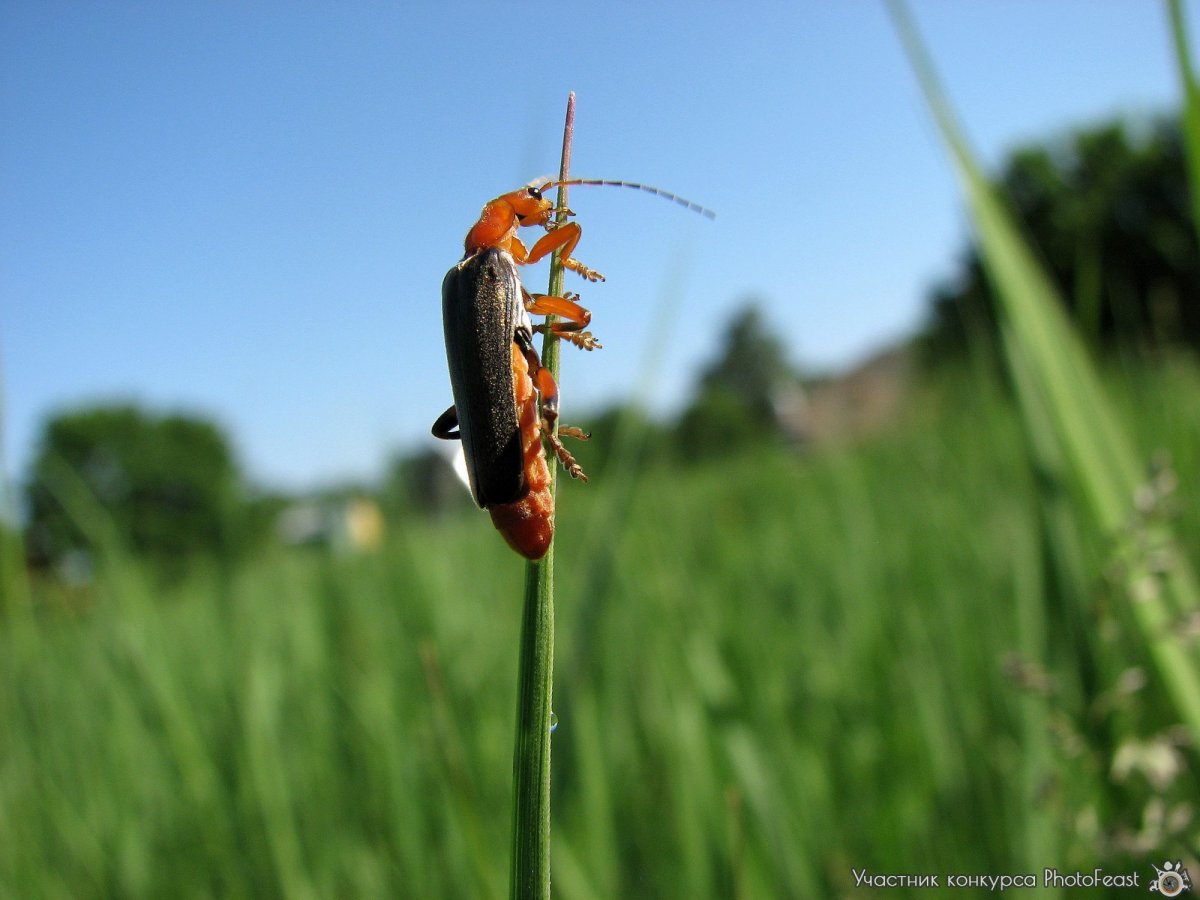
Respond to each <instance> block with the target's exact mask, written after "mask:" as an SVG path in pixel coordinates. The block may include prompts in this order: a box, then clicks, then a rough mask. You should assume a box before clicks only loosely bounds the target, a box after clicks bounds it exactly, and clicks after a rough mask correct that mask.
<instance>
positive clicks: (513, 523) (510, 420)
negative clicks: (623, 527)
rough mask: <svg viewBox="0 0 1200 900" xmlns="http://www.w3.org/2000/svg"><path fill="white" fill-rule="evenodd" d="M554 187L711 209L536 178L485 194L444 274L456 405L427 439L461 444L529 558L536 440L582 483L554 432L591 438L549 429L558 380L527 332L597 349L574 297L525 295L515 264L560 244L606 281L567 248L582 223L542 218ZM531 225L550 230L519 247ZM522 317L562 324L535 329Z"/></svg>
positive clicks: (549, 498)
mask: <svg viewBox="0 0 1200 900" xmlns="http://www.w3.org/2000/svg"><path fill="white" fill-rule="evenodd" d="M557 185H610V186H619V187H630V188H636V189H638V190H643V191H648V192H649V193H652V194H655V195H658V196H660V197H664V198H666V199H669V200H673V201H674V202H676V203H679V204H681V205H683V206H687V207H688V208H689V209H692V210H695V211H697V212H700V213H703V214H704V215H707V216H708V217H710V218H712V217H713V215H714V214H713V213H712V212H711V211H710V210H707V209H705V208H704V207H701V206H697V205H696V204H694V203H692V202H690V201H688V200H684V199H683V198H682V197H678V196H676V195H675V194H670V193H667V192H666V191H660V190H659V189H657V188H653V187H649V186H648V185H642V184H637V183H635V182H626V181H603V180H595V179H568V180H566V181H551V180H549V179H538V180H537V181H534V182H531V183H529V184H527V185H525V186H524V187H522V188H520V189H518V190H515V191H511V192H510V193H507V194H502V195H500V196H499V197H496V198H495V199H493V200H489V201H488V202H487V203H486V204H485V205H484V207H483V210H482V212H481V213H480V215H479V219H478V221H476V222H475V224H474V225H473V226H471V230H470V231H468V232H467V237H466V240H465V241H464V254H463V258H462V261H461V262H459V263H458V264H457V265H456V266H454V267H453V268H452V269H450V271H449V272H447V273H446V277H445V279H444V280H443V281H442V325H443V329H444V331H445V339H446V360H447V363H448V364H449V369H450V387H451V391H452V393H453V396H454V405H453V406H451V407H450V408H449V409H447V410H446V411H445V412H444V413H442V415H440V416H439V417H438V419H437V421H436V422H434V424H433V435H434V437H437V438H441V439H443V440H461V441H462V445H463V454H464V456H465V457H466V463H467V478H468V482H469V484H470V488H471V496H472V497H473V498H474V500H475V503H476V504H477V505H478V506H479V507H480V508H482V509H487V510H488V511H489V513H490V514H491V517H492V522H493V524H494V525H495V526H496V528H497V529H498V530H499V531H500V533H501V534H502V535H503V536H504V539H505V540H506V541H507V542H508V544H509V546H510V547H512V548H513V549H514V550H516V551H517V552H518V553H520V554H521V555H522V556H524V557H526V558H527V559H531V560H537V559H541V558H542V557H543V556H544V555H545V554H546V550H547V549H548V548H549V546H550V541H551V539H552V538H553V537H554V497H553V494H552V493H551V491H550V470H549V468H548V466H547V463H546V453H545V449H544V445H545V444H549V445H550V448H551V449H552V450H553V451H554V455H555V456H556V457H557V458H558V460H559V462H560V463H562V465H563V467H564V468H565V469H566V470H567V472H568V473H569V474H570V475H571V477H572V478H578V479H579V480H581V481H587V476H586V475H585V474H584V472H583V469H582V467H581V466H580V465H579V463H578V462H576V461H575V457H574V456H572V455H571V453H570V452H569V451H568V450H567V449H566V448H565V447H564V446H563V444H562V441H561V440H559V435H565V436H568V437H574V438H578V439H581V440H586V439H587V438H588V436H589V435H587V434H586V433H584V432H583V431H581V430H580V429H578V428H573V427H571V426H560V427H559V428H558V430H557V433H556V432H555V427H554V426H555V424H556V422H557V421H558V385H557V383H556V382H555V380H554V377H553V376H552V375H551V374H550V371H549V370H548V369H546V368H544V367H543V366H542V364H541V358H540V357H539V356H538V353H537V350H536V349H535V348H534V346H533V335H534V334H535V333H538V332H541V333H543V334H546V333H552V334H554V335H556V336H557V337H559V338H562V339H563V340H565V341H568V342H570V343H572V344H574V345H575V346H577V347H580V348H581V349H584V350H593V349H597V348H599V347H600V346H601V344H600V342H599V341H597V340H596V338H595V337H594V336H593V335H592V334H591V332H588V331H585V330H584V329H585V328H586V327H587V326H588V324H589V323H590V322H591V319H592V314H591V313H590V312H589V311H588V310H587V309H585V308H584V307H582V306H580V305H579V303H578V302H577V301H578V299H579V297H578V295H576V294H571V293H565V294H564V295H563V296H561V297H556V296H549V295H546V294H531V293H529V292H528V291H526V290H525V288H524V286H523V285H522V284H521V279H520V276H519V274H518V268H517V267H518V266H523V265H530V264H532V263H536V262H538V261H539V260H542V259H544V258H545V257H547V256H549V255H550V254H551V253H553V252H554V251H555V250H558V251H559V259H560V261H561V262H562V265H563V267H564V268H565V269H568V270H570V271H572V272H575V273H576V274H577V275H579V276H581V277H582V278H585V279H587V280H588V281H592V282H596V281H603V280H604V276H603V275H601V274H600V273H599V272H597V271H595V270H594V269H589V268H588V267H587V266H585V265H583V264H582V263H580V262H579V261H578V260H577V259H575V258H574V256H573V255H572V254H573V253H574V251H575V247H576V245H578V243H579V238H580V235H581V229H580V227H579V225H578V224H577V223H575V222H564V223H556V222H554V221H552V220H551V215H552V214H553V213H554V211H555V210H554V204H553V203H552V202H551V201H550V200H549V199H547V198H545V197H543V196H542V191H543V190H544V189H546V188H549V187H555V186H557ZM563 212H564V213H565V214H566V215H574V213H572V212H571V211H570V210H564V211H563ZM534 226H540V227H542V228H544V229H545V230H546V232H547V233H546V234H545V235H543V236H542V237H541V238H540V239H539V240H538V241H537V242H536V243H534V245H533V246H532V247H530V248H528V249H527V248H526V247H525V244H524V243H523V242H522V241H521V239H520V238H519V237H518V236H517V231H518V229H520V228H527V227H534ZM531 315H539V316H550V315H555V316H559V317H560V320H559V321H555V322H554V323H553V324H541V325H537V326H535V325H534V324H533V321H532V319H531V318H530V316H531ZM539 400H540V411H539Z"/></svg>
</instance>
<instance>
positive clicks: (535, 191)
mask: <svg viewBox="0 0 1200 900" xmlns="http://www.w3.org/2000/svg"><path fill="white" fill-rule="evenodd" d="M529 196H530V197H532V198H533V199H534V200H541V199H542V192H541V191H539V190H538V189H537V188H535V187H531V188H530V189H529Z"/></svg>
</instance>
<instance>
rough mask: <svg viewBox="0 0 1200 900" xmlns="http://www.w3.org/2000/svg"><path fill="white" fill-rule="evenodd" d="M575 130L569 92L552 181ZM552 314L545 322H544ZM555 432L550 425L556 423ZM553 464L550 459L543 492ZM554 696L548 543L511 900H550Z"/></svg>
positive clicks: (532, 627) (527, 688) (516, 805)
mask: <svg viewBox="0 0 1200 900" xmlns="http://www.w3.org/2000/svg"><path fill="white" fill-rule="evenodd" d="M574 131H575V94H574V92H572V93H571V94H569V95H568V97H567V118H566V126H565V127H564V129H563V149H562V163H561V165H560V167H559V173H558V178H559V181H565V180H566V178H567V176H568V172H569V169H570V165H571V140H572V137H573V136H574ZM566 205H567V188H566V186H565V185H561V184H560V185H559V188H558V209H559V212H558V217H557V221H558V222H559V223H562V222H564V221H565V220H566V215H565V213H564V212H563V210H565V209H566ZM562 291H563V267H562V263H561V261H560V259H559V252H558V251H557V250H556V251H555V252H554V256H553V258H552V259H551V261H550V286H549V289H548V292H549V293H550V294H551V295H552V296H562ZM552 319H553V317H548V318H547V324H549V323H550V322H551V321H552ZM558 349H559V348H558V338H557V337H556V336H555V335H554V333H553V331H551V330H550V329H549V328H547V329H546V331H545V335H544V337H543V340H542V354H541V355H542V365H543V366H545V367H546V368H547V369H549V370H550V374H551V375H553V376H554V379H555V380H556V381H557V380H558ZM554 427H555V429H556V430H557V427H558V425H557V423H555V426H554ZM556 469H557V467H556V466H555V465H554V462H553V460H551V465H550V493H551V494H552V495H553V494H554V492H555V483H556V474H557V471H556ZM553 694H554V542H553V541H552V542H551V544H550V549H549V550H548V551H547V552H546V555H545V556H544V557H543V558H542V559H541V560H539V561H538V562H530V563H529V564H528V565H527V567H526V569H525V611H524V614H523V616H522V623H521V661H520V674H519V675H518V689H517V741H516V750H515V753H514V758H513V834H512V882H511V891H510V896H511V897H512V898H513V900H535V898H537V900H548V898H549V897H550V716H551V703H552V700H553Z"/></svg>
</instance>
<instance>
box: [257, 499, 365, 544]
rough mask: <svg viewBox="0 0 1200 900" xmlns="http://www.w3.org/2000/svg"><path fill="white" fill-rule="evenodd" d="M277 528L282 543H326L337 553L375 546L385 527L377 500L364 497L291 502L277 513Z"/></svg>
mask: <svg viewBox="0 0 1200 900" xmlns="http://www.w3.org/2000/svg"><path fill="white" fill-rule="evenodd" d="M277 528H278V531H279V539H280V540H281V541H283V543H285V544H289V545H291V546H318V547H328V548H330V549H331V550H333V551H335V552H338V553H360V552H364V551H369V550H374V549H376V548H377V547H379V545H380V544H381V543H382V542H383V535H384V531H385V530H386V527H385V525H384V521H383V513H382V512H380V509H379V504H377V503H376V502H375V501H374V500H370V499H368V498H366V497H349V498H339V499H335V500H304V501H300V502H298V503H293V504H292V505H291V506H289V507H287V508H286V509H285V510H284V511H283V512H282V513H280V515H279V520H278V523H277Z"/></svg>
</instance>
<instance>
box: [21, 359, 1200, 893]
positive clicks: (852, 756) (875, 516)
mask: <svg viewBox="0 0 1200 900" xmlns="http://www.w3.org/2000/svg"><path fill="white" fill-rule="evenodd" d="M1106 387H1108V388H1109V391H1108V393H1109V394H1110V396H1111V397H1112V398H1113V399H1114V400H1115V405H1116V408H1117V410H1118V412H1119V414H1120V415H1121V416H1122V418H1123V420H1124V421H1125V422H1126V423H1127V424H1128V425H1129V426H1131V427H1130V433H1131V434H1132V435H1134V436H1135V437H1136V440H1137V441H1138V447H1137V450H1138V452H1139V454H1140V455H1141V457H1142V458H1149V457H1150V456H1151V455H1152V454H1153V453H1154V452H1156V451H1159V450H1166V451H1168V452H1169V453H1170V455H1171V458H1172V460H1173V461H1174V464H1175V466H1176V469H1177V470H1178V471H1179V472H1181V473H1194V472H1195V471H1198V470H1200V466H1198V463H1200V458H1198V456H1200V369H1198V368H1197V365H1196V364H1195V363H1194V362H1193V361H1188V360H1177V361H1174V362H1170V363H1167V364H1164V365H1161V366H1157V367H1141V368H1127V369H1125V370H1123V371H1120V372H1118V371H1110V372H1109V373H1108V375H1107V380H1106ZM1027 453H1028V450H1027V444H1026V440H1025V438H1024V437H1023V435H1022V426H1021V420H1020V417H1019V415H1018V412H1017V410H1016V409H1015V407H1014V404H1013V402H1012V401H1011V399H1010V398H1009V397H1008V396H1007V393H1006V391H1005V390H1004V389H1003V388H1002V387H1000V386H999V385H997V384H995V383H993V382H990V381H988V380H987V379H985V378H982V377H981V376H979V375H978V374H968V373H966V372H963V373H961V376H960V377H958V378H950V379H948V380H947V382H946V383H945V384H943V385H941V386H940V387H939V389H937V390H930V391H928V392H927V393H926V394H924V395H923V399H922V400H920V401H918V402H916V403H915V404H914V407H913V409H912V410H911V412H910V414H909V416H908V417H907V419H906V421H905V423H904V425H902V426H900V427H899V428H898V429H897V430H895V431H894V432H892V433H889V434H886V435H883V436H880V437H878V438H876V439H874V440H873V441H871V442H870V443H867V444H863V445H861V446H859V447H856V448H853V449H850V450H846V451H839V452H829V453H822V454H816V455H810V456H807V457H798V456H793V455H788V454H785V453H783V452H780V451H763V452H762V453H759V454H752V455H750V456H747V457H744V458H742V459H739V460H738V461H736V462H730V463H725V464H719V465H718V464H712V465H709V466H707V467H699V468H695V469H688V470H682V471H675V470H667V469H653V470H649V471H643V470H638V469H636V468H627V469H625V470H623V471H619V470H612V471H610V472H609V473H608V474H607V475H606V477H605V479H603V480H602V481H597V482H595V483H593V484H591V485H589V486H587V487H585V488H584V487H579V486H576V485H567V486H565V487H564V489H563V490H562V491H560V499H561V508H560V513H559V515H560V536H561V543H560V545H559V556H560V562H561V567H560V570H559V574H558V582H559V603H558V616H557V624H558V637H557V641H556V644H557V652H558V683H557V685H556V691H555V711H556V713H557V714H558V716H559V721H560V725H559V728H558V730H557V731H556V733H555V736H554V741H555V757H554V761H555V766H554V774H553V784H552V787H553V791H554V838H553V852H554V868H553V873H554V886H555V893H556V895H557V896H559V897H563V898H592V897H596V898H600V897H613V896H621V897H647V898H649V897H684V896H686V897H718V896H721V897H729V896H736V897H765V896H772V897H809V896H840V895H848V894H851V893H854V879H853V875H852V871H851V870H852V868H857V869H860V870H862V869H866V870H869V871H871V872H875V873H888V872H915V873H921V872H929V873H952V872H965V873H1001V872H1020V871H1036V872H1039V873H1040V871H1041V867H1042V866H1057V867H1059V868H1060V869H1066V868H1068V867H1071V866H1079V867H1081V868H1083V869H1084V870H1085V871H1090V869H1091V868H1092V867H1093V866H1095V865H1105V866H1108V867H1110V868H1113V869H1115V868H1116V867H1118V866H1121V865H1127V866H1128V867H1129V868H1131V869H1137V868H1144V867H1145V864H1146V863H1147V862H1148V861H1149V860H1148V859H1146V858H1143V857H1142V856H1139V855H1138V852H1139V847H1140V846H1142V845H1139V844H1138V843H1137V841H1136V840H1134V838H1136V837H1138V834H1137V830H1138V828H1141V827H1143V825H1144V811H1145V809H1146V808H1148V806H1149V804H1151V803H1154V802H1168V803H1169V802H1171V800H1172V798H1175V799H1179V798H1188V797H1195V796H1197V795H1198V794H1200V785H1198V784H1197V783H1196V776H1195V774H1194V770H1185V771H1183V772H1180V773H1179V774H1178V775H1177V776H1176V778H1175V780H1174V781H1173V782H1171V783H1170V785H1168V786H1167V787H1165V788H1161V787H1160V788H1156V787H1155V786H1154V785H1151V784H1149V783H1148V782H1145V783H1143V782H1144V781H1145V779H1141V776H1139V775H1138V774H1137V773H1136V772H1135V773H1134V774H1133V775H1132V776H1130V777H1129V778H1127V779H1125V780H1123V781H1122V780H1119V779H1117V778H1116V777H1115V776H1114V774H1113V772H1112V770H1111V768H1110V766H1109V765H1108V763H1107V760H1108V757H1109V755H1110V754H1111V753H1113V752H1115V750H1116V749H1117V748H1119V747H1121V746H1123V745H1128V744H1129V743H1130V742H1135V741H1141V742H1145V741H1151V740H1153V739H1154V736H1155V735H1157V734H1159V733H1160V732H1161V731H1162V730H1163V729H1166V728H1169V727H1170V726H1171V725H1172V724H1173V723H1175V722H1176V721H1177V715H1176V713H1175V712H1174V710H1173V707H1172V704H1171V702H1170V700H1169V698H1168V695H1167V694H1166V692H1165V691H1164V689H1163V686H1162V685H1161V684H1160V683H1159V681H1158V680H1157V678H1156V676H1155V675H1154V673H1153V670H1152V668H1151V667H1150V666H1149V662H1148V660H1147V658H1145V651H1144V650H1143V649H1142V647H1143V644H1142V642H1140V641H1139V640H1136V639H1134V638H1132V637H1131V635H1134V634H1136V632H1134V631H1133V630H1132V629H1133V626H1132V625H1131V623H1129V622H1128V621H1126V619H1125V617H1124V615H1123V614H1122V612H1121V609H1120V606H1119V605H1118V604H1115V603H1112V602H1110V600H1111V595H1112V593H1113V591H1114V590H1115V588H1112V587H1111V586H1110V585H1109V584H1108V582H1107V581H1106V579H1105V576H1104V574H1103V572H1104V565H1103V564H1104V561H1105V560H1106V558H1107V557H1106V554H1107V552H1108V550H1109V547H1108V544H1107V543H1106V539H1105V538H1104V536H1103V535H1101V534H1099V533H1098V532H1092V531H1089V530H1088V526H1087V525H1079V524H1074V525H1072V526H1071V527H1073V528H1074V529H1076V531H1075V532H1074V534H1075V538H1076V539H1077V542H1078V548H1079V554H1080V563H1081V565H1082V567H1083V570H1084V571H1085V572H1086V573H1088V574H1087V577H1086V578H1085V580H1084V583H1083V587H1084V589H1086V595H1082V596H1061V595H1059V596H1055V595H1054V591H1055V590H1075V589H1078V584H1079V583H1078V581H1073V580H1063V581H1061V582H1056V581H1055V580H1054V579H1052V578H1048V577H1046V571H1047V568H1048V567H1051V566H1052V565H1053V564H1054V563H1055V562H1056V560H1054V559H1052V558H1051V557H1050V555H1049V554H1048V553H1047V549H1046V546H1045V544H1044V540H1043V537H1042V536H1043V534H1044V533H1045V532H1044V531H1043V528H1042V524H1041V523H1040V522H1039V518H1038V517H1039V505H1038V497H1039V490H1040V488H1039V486H1038V485H1037V483H1036V481H1035V479H1036V475H1035V469H1034V468H1033V467H1032V466H1031V465H1030V460H1029V459H1028V456H1027ZM1173 505H1174V508H1175V509H1176V511H1177V517H1176V518H1175V520H1174V524H1175V526H1176V528H1177V533H1178V534H1179V535H1181V537H1182V541H1181V543H1182V544H1183V546H1185V547H1186V548H1188V552H1189V553H1190V554H1191V560H1192V562H1193V563H1196V562H1197V561H1198V560H1197V558H1196V555H1195V548H1196V547H1197V546H1198V541H1197V538H1198V537H1200V513H1198V510H1200V495H1198V487H1197V485H1196V484H1195V483H1194V482H1193V481H1192V480H1189V479H1188V478H1184V479H1183V480H1182V483H1181V485H1180V487H1179V491H1178V494H1177V496H1176V497H1175V498H1174V504H1173ZM491 531H492V529H491V527H490V525H489V523H488V522H487V520H486V517H483V516H479V515H469V516H465V517H463V518H461V519H453V520H451V521H448V522H443V523H440V524H430V525H421V526H420V527H419V528H416V527H414V528H413V529H412V530H411V531H408V532H400V533H395V534H393V535H392V538H391V540H390V541H389V543H388V545H387V547H386V548H385V549H384V550H383V551H381V552H379V553H377V554H375V555H372V556H362V557H349V558H338V557H333V556H329V555H325V554H323V553H320V552H309V551H304V552H301V551H292V552H286V553H284V552H281V553H279V554H277V555H272V556H270V557H269V558H264V559H262V560H260V561H258V562H256V563H255V564H254V565H252V566H250V567H248V568H246V569H245V570H243V571H241V572H239V573H237V574H235V575H233V576H229V575H228V573H224V574H222V573H220V572H213V573H204V572H197V573H195V575H194V576H193V577H192V578H191V579H190V580H189V581H187V582H185V583H184V584H182V585H180V586H178V587H176V588H173V589H171V590H170V592H169V593H167V594H156V593H154V592H153V591H152V589H151V588H149V587H148V586H147V585H148V581H147V580H145V579H144V578H142V576H141V573H140V572H139V571H138V570H137V569H136V568H134V567H133V566H132V565H131V564H130V563H127V562H121V561H119V560H112V561H109V564H108V565H106V566H101V569H100V572H99V576H98V579H97V581H96V583H95V584H94V585H93V586H92V587H91V588H89V589H86V590H77V591H75V592H72V593H66V592H64V591H62V590H60V589H51V588H50V587H49V586H46V585H43V586H40V587H35V592H34V601H35V606H34V609H33V610H28V609H24V610H23V609H13V610H11V612H10V614H9V615H8V616H7V618H6V619H5V620H4V622H3V626H2V628H0V834H3V840H0V896H14V897H71V898H85V897H110V896H126V897H142V896H172V897H192V896H194V897H208V896H222V897H273V896H279V897H283V896H286V897H334V896H354V897H373V896H379V897H383V896H420V897H499V896H502V895H503V894H504V893H505V890H506V887H505V885H506V880H507V868H508V838H509V835H508V828H509V824H510V821H511V818H510V807H509V791H510V771H511V769H510V767H511V748H512V728H513V724H512V711H513V708H514V706H515V689H516V668H515V667H516V646H517V639H518V627H519V620H520V609H519V602H520V596H521V583H522V576H523V572H522V566H521V564H520V560H519V559H517V558H516V557H515V556H514V555H513V554H512V553H511V552H510V551H508V550H507V548H506V547H505V546H504V544H503V542H502V541H501V540H499V538H498V537H497V536H496V535H494V534H492V533H491ZM1055 584H1060V585H1061V586H1063V587H1060V588H1057V589H1056V588H1054V585H1055ZM1031 610H1036V611H1037V613H1036V615H1031V614H1030V611H1031ZM1135 667H1140V668H1141V671H1143V672H1146V673H1147V675H1146V679H1145V684H1144V686H1143V687H1142V688H1141V689H1140V690H1136V691H1128V690H1121V689H1120V685H1122V684H1126V683H1128V678H1127V675H1128V673H1129V672H1130V671H1131V670H1132V669H1134V668H1135ZM1123 678H1124V679H1125V680H1124V681H1123V680H1122V679H1123ZM1139 779H1141V780H1139ZM1141 837H1142V838H1144V839H1145V840H1147V841H1148V840H1150V839H1151V836H1147V835H1145V834H1142V835H1141ZM1164 839H1165V838H1164ZM1153 849H1154V851H1155V854H1152V855H1155V856H1163V854H1165V853H1167V852H1168V851H1169V847H1167V846H1163V847H1162V848H1161V849H1162V850H1163V853H1157V851H1158V849H1160V848H1159V847H1158V846H1157V845H1153ZM1157 861H1158V862H1161V859H1158V860H1157ZM1146 871H1149V870H1148V869H1146ZM896 893H898V894H901V895H902V894H903V893H904V892H903V891H898V892H896Z"/></svg>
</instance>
